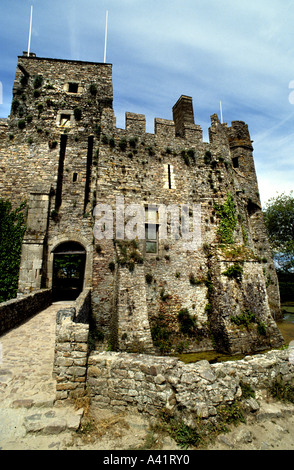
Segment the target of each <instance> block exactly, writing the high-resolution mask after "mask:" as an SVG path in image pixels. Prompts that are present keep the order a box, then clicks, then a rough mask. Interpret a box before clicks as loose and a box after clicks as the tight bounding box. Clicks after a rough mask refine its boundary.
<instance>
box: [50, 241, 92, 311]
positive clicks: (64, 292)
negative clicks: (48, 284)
mask: <svg viewBox="0 0 294 470" xmlns="http://www.w3.org/2000/svg"><path fill="white" fill-rule="evenodd" d="M85 264H86V250H85V248H84V247H83V246H82V245H81V244H80V243H77V242H65V243H61V244H60V245H58V246H57V247H56V248H55V249H54V250H53V283H52V294H53V301H55V302H56V301H58V300H75V299H76V298H77V297H78V296H79V294H80V293H81V292H82V290H83V284H84V274H85Z"/></svg>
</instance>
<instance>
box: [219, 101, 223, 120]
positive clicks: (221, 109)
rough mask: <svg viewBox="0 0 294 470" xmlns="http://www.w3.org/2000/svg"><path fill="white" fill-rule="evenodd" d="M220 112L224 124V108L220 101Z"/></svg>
mask: <svg viewBox="0 0 294 470" xmlns="http://www.w3.org/2000/svg"><path fill="white" fill-rule="evenodd" d="M220 112H221V123H222V124H223V107H222V102H221V101H220Z"/></svg>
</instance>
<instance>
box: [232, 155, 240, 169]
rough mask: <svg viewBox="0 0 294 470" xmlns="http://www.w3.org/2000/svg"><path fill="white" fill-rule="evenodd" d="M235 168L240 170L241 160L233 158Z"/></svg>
mask: <svg viewBox="0 0 294 470" xmlns="http://www.w3.org/2000/svg"><path fill="white" fill-rule="evenodd" d="M233 167H234V168H239V158H238V157H235V158H233Z"/></svg>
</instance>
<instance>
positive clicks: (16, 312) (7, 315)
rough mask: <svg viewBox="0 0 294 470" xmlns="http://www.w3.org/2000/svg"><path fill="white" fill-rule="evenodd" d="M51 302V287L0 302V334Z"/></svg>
mask: <svg viewBox="0 0 294 470" xmlns="http://www.w3.org/2000/svg"><path fill="white" fill-rule="evenodd" d="M51 303H52V291H51V289H42V290H39V291H36V292H34V293H32V294H29V295H25V296H23V297H20V298H16V299H12V300H8V301H7V302H2V303H1V304H0V335H3V334H4V333H7V332H8V331H9V330H11V329H12V328H15V327H16V326H18V325H20V324H21V323H23V322H24V321H26V320H28V319H29V318H30V317H32V316H33V315H35V314H36V313H39V312H40V311H41V310H44V309H45V308H47V307H49V306H50V305H51Z"/></svg>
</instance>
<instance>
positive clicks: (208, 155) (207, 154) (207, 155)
mask: <svg viewBox="0 0 294 470" xmlns="http://www.w3.org/2000/svg"><path fill="white" fill-rule="evenodd" d="M211 160H212V155H211V152H210V151H209V150H208V151H207V152H205V155H204V163H205V164H206V165H209V163H211Z"/></svg>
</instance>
